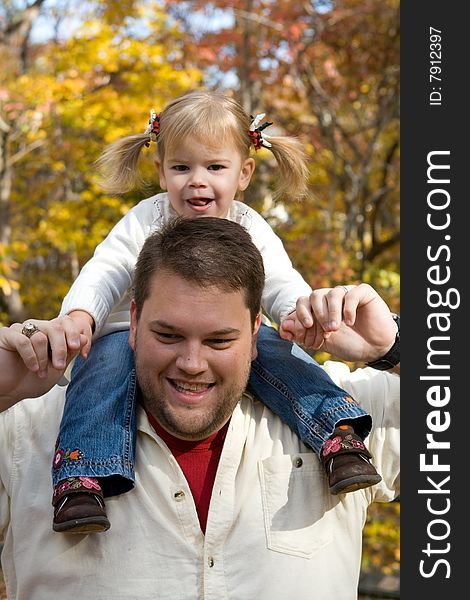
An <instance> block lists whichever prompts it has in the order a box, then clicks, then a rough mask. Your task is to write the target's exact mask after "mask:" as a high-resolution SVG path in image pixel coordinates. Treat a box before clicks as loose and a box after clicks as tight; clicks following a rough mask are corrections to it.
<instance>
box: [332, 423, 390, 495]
mask: <svg viewBox="0 0 470 600" xmlns="http://www.w3.org/2000/svg"><path fill="white" fill-rule="evenodd" d="M371 459H372V455H371V453H370V452H369V451H368V450H367V448H366V447H365V445H364V442H363V441H362V440H361V438H360V437H359V436H358V435H357V434H356V433H354V429H353V428H352V427H350V426H349V425H340V426H339V427H336V429H335V430H334V431H333V434H332V435H331V437H330V438H329V439H328V440H327V441H326V442H325V444H324V445H323V448H322V450H321V461H322V463H323V466H324V467H325V470H326V473H327V475H328V485H329V486H330V492H331V493H332V494H347V493H348V492H354V491H356V490H360V489H362V488H366V487H369V486H371V485H375V484H376V483H379V481H381V480H382V477H381V476H380V475H379V474H378V473H377V471H376V470H375V467H374V465H373V464H372V463H371V462H370V461H371Z"/></svg>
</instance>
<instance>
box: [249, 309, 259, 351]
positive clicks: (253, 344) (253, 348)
mask: <svg viewBox="0 0 470 600" xmlns="http://www.w3.org/2000/svg"><path fill="white" fill-rule="evenodd" d="M260 326H261V313H260V312H259V313H258V314H257V315H256V319H255V322H254V325H253V336H252V339H251V360H252V361H253V360H255V358H256V357H257V356H258V350H257V349H256V341H257V339H258V331H259V328H260Z"/></svg>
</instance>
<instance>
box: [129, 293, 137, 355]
mask: <svg viewBox="0 0 470 600" xmlns="http://www.w3.org/2000/svg"><path fill="white" fill-rule="evenodd" d="M130 311H131V324H130V329H129V346H130V347H131V348H132V350H135V338H136V335H137V317H136V307H135V300H133V299H132V300H131V307H130Z"/></svg>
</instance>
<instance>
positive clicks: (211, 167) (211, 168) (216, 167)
mask: <svg viewBox="0 0 470 600" xmlns="http://www.w3.org/2000/svg"><path fill="white" fill-rule="evenodd" d="M209 169H210V170H211V171H221V170H222V169H225V167H224V165H210V167H209Z"/></svg>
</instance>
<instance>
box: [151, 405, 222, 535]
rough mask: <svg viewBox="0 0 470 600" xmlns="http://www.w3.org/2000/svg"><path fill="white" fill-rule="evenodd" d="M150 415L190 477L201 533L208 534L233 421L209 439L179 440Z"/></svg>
mask: <svg viewBox="0 0 470 600" xmlns="http://www.w3.org/2000/svg"><path fill="white" fill-rule="evenodd" d="M147 416H148V419H149V421H150V424H151V425H152V427H153V428H154V429H155V431H156V432H157V434H158V435H159V436H160V437H161V438H162V440H163V441H164V442H165V443H166V444H167V446H168V448H169V449H170V450H171V452H172V454H173V456H174V457H175V458H176V460H177V462H178V464H179V466H180V467H181V470H182V471H183V473H184V475H185V477H186V480H187V482H188V485H189V488H190V490H191V493H192V495H193V498H194V502H195V504H196V510H197V514H198V517H199V523H200V525H201V530H202V531H203V533H205V532H206V523H207V513H208V512H209V503H210V500H211V495H212V488H213V486H214V480H215V474H216V472H217V467H218V464H219V459H220V455H221V453H222V447H223V445H224V440H225V436H226V435H227V429H228V424H229V423H230V421H229V422H228V423H226V425H224V426H223V427H222V429H220V430H219V431H217V432H216V433H214V434H213V435H211V436H210V437H208V438H206V439H205V440H198V441H196V442H193V441H187V440H180V439H179V438H176V437H175V436H174V435H171V433H168V432H167V431H166V430H165V429H163V427H162V426H161V425H159V423H158V422H157V420H156V419H155V418H154V417H153V416H152V415H151V414H149V413H148V412H147Z"/></svg>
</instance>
